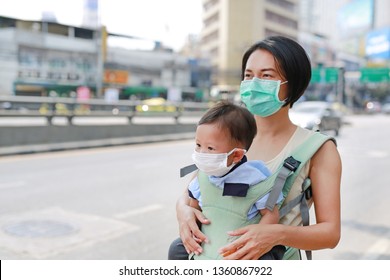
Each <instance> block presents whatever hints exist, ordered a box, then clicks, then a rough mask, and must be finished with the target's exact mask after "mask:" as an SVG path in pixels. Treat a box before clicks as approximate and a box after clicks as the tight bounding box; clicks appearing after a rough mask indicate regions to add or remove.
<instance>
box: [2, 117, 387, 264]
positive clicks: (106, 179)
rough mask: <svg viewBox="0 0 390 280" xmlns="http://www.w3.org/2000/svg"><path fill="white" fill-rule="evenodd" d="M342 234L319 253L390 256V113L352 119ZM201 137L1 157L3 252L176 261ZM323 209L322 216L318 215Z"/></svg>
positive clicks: (346, 131)
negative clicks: (181, 210) (181, 215)
mask: <svg viewBox="0 0 390 280" xmlns="http://www.w3.org/2000/svg"><path fill="white" fill-rule="evenodd" d="M347 120H348V121H349V124H348V125H346V126H345V127H344V128H343V129H342V130H341V132H340V135H339V136H338V137H337V141H338V146H339V151H340V154H341V157H342V161H343V177H342V189H341V190H342V238H341V241H340V243H339V245H338V246H337V247H336V248H335V249H333V250H322V251H317V252H314V254H313V257H314V259H337V260H342V259H353V260H355V259H387V260H388V259H390V253H389V252H390V219H389V218H388V217H387V212H388V200H389V197H390V188H389V187H388V186H389V183H388V180H389V173H387V172H388V170H389V167H390V145H389V143H390V142H389V139H390V116H384V115H372V116H367V115H361V116H348V118H347ZM192 149H193V141H189V140H186V141H172V142H164V143H154V144H142V145H130V146H120V147H110V148H99V149H87V150H74V151H64V152H55V153H43V154H32V155H18V156H8V157H3V158H0V205H1V207H0V259H75V260H77V259H80V260H84V259H92V260H93V259H95V260H99V259H104V260H110V259H113V260H121V259H123V260H126V259H129V260H136V259H138V260H162V259H166V256H167V249H168V246H169V244H170V242H171V241H172V240H173V239H174V238H176V237H177V234H178V231H177V223H176V217H175V201H176V199H177V197H178V196H179V195H180V194H181V193H182V192H183V191H184V187H185V185H186V183H187V182H188V180H189V178H179V168H180V167H182V166H184V165H186V164H190V163H191V156H190V155H191V152H192ZM313 216H314V215H312V217H313Z"/></svg>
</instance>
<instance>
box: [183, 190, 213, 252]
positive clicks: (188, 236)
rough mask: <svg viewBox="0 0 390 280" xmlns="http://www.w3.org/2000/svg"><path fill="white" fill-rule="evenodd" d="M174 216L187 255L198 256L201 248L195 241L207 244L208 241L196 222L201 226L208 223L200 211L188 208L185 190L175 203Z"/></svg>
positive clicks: (186, 191) (187, 197)
mask: <svg viewBox="0 0 390 280" xmlns="http://www.w3.org/2000/svg"><path fill="white" fill-rule="evenodd" d="M176 216H177V221H178V223H179V232H180V238H181V240H182V242H183V245H184V247H185V248H186V250H187V253H191V252H194V253H195V254H200V253H201V252H202V247H201V246H200V244H199V243H198V242H197V241H196V240H198V241H200V242H208V240H207V237H206V236H205V235H204V234H203V233H202V232H201V231H200V229H199V226H198V224H197V221H199V222H201V223H202V224H209V223H210V221H209V220H207V219H206V217H205V216H204V215H203V214H202V212H201V211H199V210H197V209H195V208H193V207H191V206H190V198H189V196H188V189H187V188H186V189H185V191H184V193H183V194H182V195H181V196H180V197H179V199H178V200H177V202H176ZM194 237H195V238H196V239H194Z"/></svg>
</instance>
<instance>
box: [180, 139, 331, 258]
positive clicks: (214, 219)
mask: <svg viewBox="0 0 390 280" xmlns="http://www.w3.org/2000/svg"><path fill="white" fill-rule="evenodd" d="M328 140H332V141H334V142H335V139H333V138H332V137H330V136H328V135H325V134H322V133H319V132H316V133H313V134H312V135H311V136H310V137H309V138H308V139H307V140H306V141H305V142H304V143H302V144H301V145H300V146H298V147H297V148H296V149H295V150H294V151H293V152H292V153H291V154H290V156H289V157H288V158H286V159H285V160H284V162H283V163H282V164H281V166H280V167H279V168H278V170H277V171H276V172H274V173H273V174H272V175H271V176H269V177H268V178H267V179H265V180H264V181H261V182H260V183H258V184H256V185H253V186H251V187H250V188H249V189H248V192H247V194H246V196H245V197H238V196H223V195H222V194H223V189H221V188H218V187H216V186H215V185H213V184H212V183H210V181H209V180H208V176H207V175H206V174H205V173H203V172H201V171H199V172H198V175H197V176H198V180H199V186H200V191H201V194H202V212H203V213H204V215H205V216H206V217H207V218H208V219H209V220H210V221H211V223H210V224H208V225H202V229H201V230H202V232H203V233H204V234H205V235H206V236H207V237H208V239H209V243H203V244H202V248H203V252H202V254H200V255H191V256H190V257H191V258H194V259H222V256H221V255H220V254H219V253H218V249H219V248H221V247H223V246H224V245H226V244H228V243H231V242H232V241H234V240H235V239H237V238H238V237H236V236H234V237H232V236H229V235H228V234H227V232H228V231H232V230H235V229H238V228H241V227H244V226H246V225H250V224H256V223H258V222H259V221H260V219H261V215H260V213H258V214H257V215H256V216H255V217H254V218H252V219H250V220H248V217H247V214H248V211H249V209H250V207H252V205H253V204H255V202H256V201H257V200H259V199H260V198H261V197H263V196H264V195H266V194H267V193H269V197H268V199H267V202H266V208H267V209H269V210H271V211H272V210H273V208H274V207H275V205H276V201H277V199H278V197H279V194H280V193H281V192H282V193H283V200H282V203H280V204H279V205H278V206H277V207H280V209H279V214H280V218H279V220H280V219H281V218H283V217H284V216H285V215H286V214H287V213H289V212H290V211H291V209H293V208H294V207H295V206H296V205H298V204H299V205H300V212H301V216H302V225H303V226H307V225H309V207H308V204H307V200H308V199H310V198H311V188H310V185H311V183H310V179H309V178H306V179H305V180H304V182H303V184H302V192H301V194H300V195H299V196H297V197H296V198H294V199H292V200H291V201H289V202H288V203H285V199H286V197H287V195H288V193H289V192H290V190H291V187H292V185H293V183H294V181H295V179H296V177H297V176H298V174H299V173H300V171H301V169H302V168H303V167H304V166H305V163H306V162H307V161H308V160H310V158H311V157H312V156H313V154H314V153H315V152H316V151H317V150H318V149H319V148H320V147H321V146H322V145H323V144H324V143H325V142H326V141H328ZM194 170H196V166H195V165H190V166H187V167H184V168H182V169H181V170H180V175H181V177H183V176H185V175H186V174H188V173H190V172H192V171H194ZM306 256H307V259H311V251H306ZM283 259H301V255H300V251H299V250H298V249H296V248H292V247H288V248H287V250H286V253H285V255H284V257H283Z"/></svg>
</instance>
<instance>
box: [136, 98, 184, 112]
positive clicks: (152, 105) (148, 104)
mask: <svg viewBox="0 0 390 280" xmlns="http://www.w3.org/2000/svg"><path fill="white" fill-rule="evenodd" d="M136 110H137V111H138V112H176V106H174V105H170V104H169V103H168V102H167V100H165V99H164V98H162V97H155V98H150V99H145V100H143V101H142V104H140V105H137V106H136Z"/></svg>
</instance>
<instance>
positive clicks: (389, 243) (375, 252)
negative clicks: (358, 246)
mask: <svg viewBox="0 0 390 280" xmlns="http://www.w3.org/2000/svg"><path fill="white" fill-rule="evenodd" d="M389 251H390V239H388V238H381V239H378V240H377V241H376V242H375V243H374V244H372V245H371V246H370V247H369V248H368V250H367V251H366V252H365V253H364V255H363V256H362V257H361V259H362V260H377V259H379V257H380V256H381V255H384V254H386V253H388V252H389Z"/></svg>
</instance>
